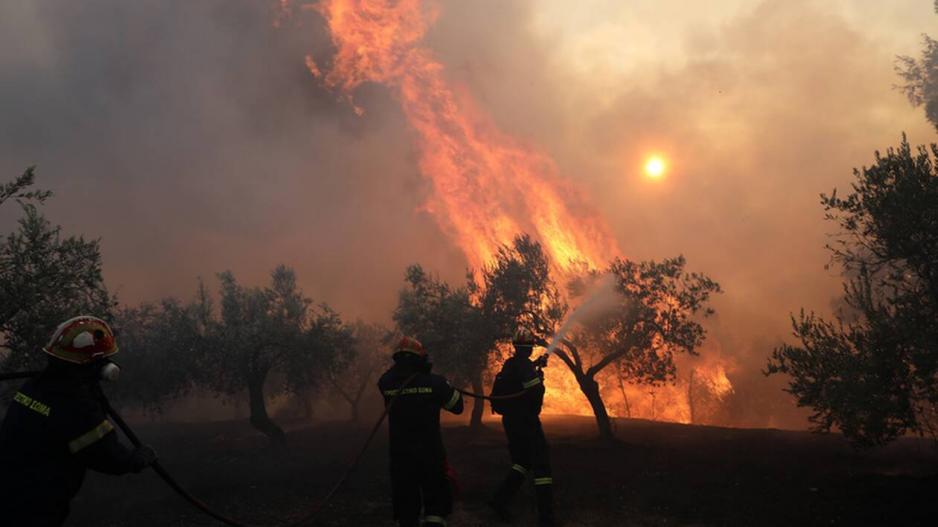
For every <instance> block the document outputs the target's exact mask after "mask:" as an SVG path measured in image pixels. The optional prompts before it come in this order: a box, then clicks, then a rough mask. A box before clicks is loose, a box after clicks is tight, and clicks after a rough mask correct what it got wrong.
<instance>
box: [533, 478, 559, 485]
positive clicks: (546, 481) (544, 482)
mask: <svg viewBox="0 0 938 527" xmlns="http://www.w3.org/2000/svg"><path fill="white" fill-rule="evenodd" d="M534 484H535V485H553V484H554V478H534Z"/></svg>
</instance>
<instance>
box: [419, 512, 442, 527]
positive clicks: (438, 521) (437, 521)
mask: <svg viewBox="0 0 938 527" xmlns="http://www.w3.org/2000/svg"><path fill="white" fill-rule="evenodd" d="M428 523H432V524H433V525H443V526H444V527H446V518H444V517H442V516H430V515H427V516H425V517H424V518H423V524H424V525H426V524H428Z"/></svg>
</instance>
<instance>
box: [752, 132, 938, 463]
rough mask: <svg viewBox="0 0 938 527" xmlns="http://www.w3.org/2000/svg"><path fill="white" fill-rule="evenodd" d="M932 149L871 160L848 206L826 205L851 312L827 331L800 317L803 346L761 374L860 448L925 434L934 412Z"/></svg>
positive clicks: (937, 198)
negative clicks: (782, 379) (776, 376)
mask: <svg viewBox="0 0 938 527" xmlns="http://www.w3.org/2000/svg"><path fill="white" fill-rule="evenodd" d="M936 157H938V147H936V146H935V145H931V147H930V148H929V149H926V148H925V147H919V148H918V149H916V150H914V151H913V150H912V148H911V147H910V146H909V143H908V141H907V140H906V139H905V137H903V139H902V143H901V145H900V146H899V148H898V149H889V150H888V151H887V152H886V155H885V156H883V155H881V154H880V153H879V152H877V153H876V161H875V163H874V164H873V166H872V167H870V168H863V169H862V170H855V171H854V175H855V178H856V181H855V182H854V183H853V186H852V192H850V194H849V195H847V197H846V198H841V197H839V196H838V195H837V191H836V190H834V192H832V193H831V195H829V196H827V195H822V196H821V203H822V205H823V206H824V209H825V210H826V211H827V218H828V219H829V220H830V221H833V222H835V223H836V224H837V226H838V228H839V229H840V232H839V233H838V235H837V237H836V242H835V243H834V244H833V245H830V246H829V247H828V248H829V250H830V251H831V254H832V258H833V262H834V263H836V264H838V265H840V266H841V268H842V272H843V276H844V277H845V283H844V302H845V303H846V304H847V305H848V306H849V308H850V312H849V313H848V314H845V313H843V312H841V313H838V314H837V315H836V317H835V319H834V320H833V321H829V320H825V319H824V318H822V317H820V316H818V315H816V314H814V313H807V314H806V313H805V312H804V310H802V312H801V314H800V315H799V316H798V317H793V319H792V324H793V326H794V334H795V337H796V338H797V339H798V340H799V341H800V344H799V345H784V346H781V347H780V348H777V349H776V350H775V351H774V352H773V354H772V357H771V359H770V361H769V363H768V368H767V372H766V373H767V374H772V373H786V374H788V375H790V376H791V381H790V384H789V388H788V391H789V392H791V393H792V394H794V395H795V396H796V397H797V399H798V404H799V406H807V407H811V408H812V409H813V410H814V414H813V415H812V416H811V420H812V422H813V423H814V425H815V429H816V430H819V431H829V430H831V428H833V427H837V428H839V429H840V430H841V431H842V432H843V433H844V435H845V436H847V437H848V438H849V439H850V440H851V441H853V442H854V443H855V444H856V445H860V446H872V445H880V444H884V443H886V442H888V441H891V440H893V439H894V438H896V437H898V436H900V435H902V434H904V433H906V432H908V431H923V430H924V429H926V428H927V423H926V420H927V416H928V415H933V413H934V412H933V411H934V408H935V405H938V322H936V321H938V167H936Z"/></svg>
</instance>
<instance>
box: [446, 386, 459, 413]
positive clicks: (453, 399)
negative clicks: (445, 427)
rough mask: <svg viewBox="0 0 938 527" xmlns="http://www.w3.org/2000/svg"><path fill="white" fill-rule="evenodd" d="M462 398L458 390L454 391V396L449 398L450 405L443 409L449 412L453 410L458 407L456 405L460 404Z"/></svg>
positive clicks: (447, 404)
mask: <svg viewBox="0 0 938 527" xmlns="http://www.w3.org/2000/svg"><path fill="white" fill-rule="evenodd" d="M460 397H461V395H460V394H459V392H457V391H456V390H453V396H452V397H450V398H449V402H448V403H446V404H445V405H443V408H446V409H447V410H452V409H453V408H455V407H456V403H458V402H459V398H460Z"/></svg>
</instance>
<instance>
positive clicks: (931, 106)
mask: <svg viewBox="0 0 938 527" xmlns="http://www.w3.org/2000/svg"><path fill="white" fill-rule="evenodd" d="M935 12H938V2H936V3H935ZM922 39H923V41H924V48H923V49H922V57H921V58H920V59H915V58H913V57H909V56H900V57H898V58H897V59H896V73H898V74H899V76H900V77H901V78H902V80H903V81H904V82H905V84H902V85H900V86H899V88H900V89H901V90H902V91H903V92H905V94H906V96H907V97H908V98H909V102H911V103H912V104H913V105H914V106H924V107H925V116H926V117H927V118H928V121H929V122H931V123H932V125H934V126H935V128H936V129H938V41H935V40H934V39H932V38H931V37H929V36H928V35H924V36H923V37H922Z"/></svg>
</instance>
